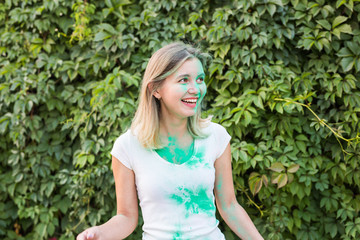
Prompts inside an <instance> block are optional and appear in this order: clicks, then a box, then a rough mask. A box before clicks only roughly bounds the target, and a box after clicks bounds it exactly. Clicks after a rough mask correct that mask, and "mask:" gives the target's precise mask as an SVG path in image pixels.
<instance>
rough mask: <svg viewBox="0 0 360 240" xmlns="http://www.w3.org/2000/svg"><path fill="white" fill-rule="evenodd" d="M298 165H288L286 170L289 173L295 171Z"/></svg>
mask: <svg viewBox="0 0 360 240" xmlns="http://www.w3.org/2000/svg"><path fill="white" fill-rule="evenodd" d="M299 168H300V165H299V164H293V165H291V166H290V167H288V169H287V172H289V173H296V172H297V170H299Z"/></svg>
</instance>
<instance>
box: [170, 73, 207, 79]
mask: <svg viewBox="0 0 360 240" xmlns="http://www.w3.org/2000/svg"><path fill="white" fill-rule="evenodd" d="M200 76H205V73H200V74H198V75H197V77H196V78H198V77H200ZM184 77H190V75H189V74H180V75H179V76H177V77H176V78H184Z"/></svg>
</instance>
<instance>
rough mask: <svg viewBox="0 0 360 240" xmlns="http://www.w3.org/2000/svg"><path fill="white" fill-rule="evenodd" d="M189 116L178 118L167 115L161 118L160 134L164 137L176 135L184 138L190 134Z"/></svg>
mask: <svg viewBox="0 0 360 240" xmlns="http://www.w3.org/2000/svg"><path fill="white" fill-rule="evenodd" d="M187 121H188V120H187V118H184V119H178V118H171V117H166V118H162V119H161V120H160V135H162V136H163V137H169V136H171V137H176V138H182V137H183V136H184V135H186V134H188V130H187Z"/></svg>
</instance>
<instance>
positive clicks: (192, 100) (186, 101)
mask: <svg viewBox="0 0 360 240" xmlns="http://www.w3.org/2000/svg"><path fill="white" fill-rule="evenodd" d="M181 101H183V102H185V103H190V104H194V103H196V102H197V99H182V100H181Z"/></svg>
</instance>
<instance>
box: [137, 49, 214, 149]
mask: <svg viewBox="0 0 360 240" xmlns="http://www.w3.org/2000/svg"><path fill="white" fill-rule="evenodd" d="M208 56H209V55H207V54H204V53H202V52H200V50H198V49H196V48H194V47H192V46H189V45H186V44H184V43H181V42H175V43H172V44H169V45H166V46H165V47H162V48H160V49H159V50H157V51H156V52H155V53H154V54H153V55H152V56H151V58H150V60H149V62H148V65H147V67H146V70H145V74H144V77H143V80H142V85H141V89H140V96H139V106H138V108H137V110H136V113H135V117H134V119H133V121H132V124H131V130H132V132H134V133H136V136H137V138H138V140H139V142H140V143H141V144H142V145H143V147H145V148H148V149H156V148H161V147H163V145H162V143H161V141H160V136H159V133H160V102H159V100H158V99H156V98H155V96H154V95H153V94H154V92H155V91H156V90H157V89H158V88H159V87H160V86H161V85H162V84H163V82H164V81H165V79H166V78H167V77H168V76H170V75H171V74H172V73H174V72H175V71H176V70H177V69H178V68H179V67H180V66H181V65H182V64H183V63H184V62H185V61H186V60H188V59H191V58H197V59H199V60H200V61H201V62H202V63H203V64H205V60H206V58H208ZM210 119H211V117H209V118H206V119H202V118H201V107H198V108H197V110H196V113H195V114H194V115H193V116H191V117H189V118H188V121H187V129H188V131H189V133H190V134H191V135H192V136H193V137H194V138H204V137H206V135H205V134H204V133H203V132H202V131H201V130H202V129H201V128H203V127H205V126H206V125H207V123H208V122H210Z"/></svg>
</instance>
